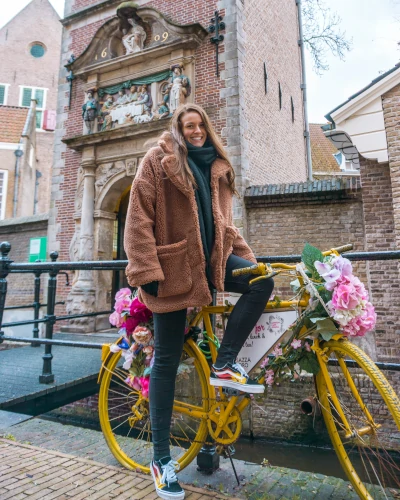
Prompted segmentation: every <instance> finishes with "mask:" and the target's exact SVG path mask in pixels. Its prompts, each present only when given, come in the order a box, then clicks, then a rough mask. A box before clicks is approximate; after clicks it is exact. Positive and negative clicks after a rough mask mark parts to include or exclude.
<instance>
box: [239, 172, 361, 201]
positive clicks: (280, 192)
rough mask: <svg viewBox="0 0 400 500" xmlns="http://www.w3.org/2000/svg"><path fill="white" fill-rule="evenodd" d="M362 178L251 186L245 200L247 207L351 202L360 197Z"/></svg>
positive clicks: (247, 190)
mask: <svg viewBox="0 0 400 500" xmlns="http://www.w3.org/2000/svg"><path fill="white" fill-rule="evenodd" d="M360 192H361V182H360V178H358V177H352V178H335V179H323V180H314V181H306V182H294V183H289V184H265V185H263V186H250V187H249V188H247V189H246V192H245V195H244V199H245V203H246V206H263V205H271V204H274V205H275V204H277V203H278V204H282V203H295V202H298V201H301V200H303V201H306V202H312V201H324V200H349V199H354V198H356V197H358V196H359V194H360Z"/></svg>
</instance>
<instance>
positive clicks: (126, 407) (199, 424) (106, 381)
mask: <svg viewBox="0 0 400 500" xmlns="http://www.w3.org/2000/svg"><path fill="white" fill-rule="evenodd" d="M201 355H202V354H201V353H200V352H199V350H198V348H197V346H196V344H195V343H194V342H193V341H191V340H188V341H187V342H185V344H184V348H183V353H182V359H188V358H193V359H194V368H193V370H192V371H191V374H190V375H189V378H185V379H183V380H177V382H176V389H175V400H174V409H173V413H172V422H171V434H170V446H171V456H172V459H173V460H177V461H178V462H179V464H180V467H181V469H183V468H184V467H186V466H187V465H189V464H190V462H191V461H192V460H193V459H194V458H195V457H196V455H197V454H198V452H199V450H200V448H201V447H202V445H203V443H204V442H205V440H206V437H207V413H208V409H209V398H208V385H207V379H206V376H205V373H204V370H203V368H202V366H201V360H200V356H201ZM122 361H123V360H121V355H120V353H116V354H115V355H114V356H112V357H111V359H110V360H109V361H108V363H107V365H106V367H105V372H104V375H103V377H102V380H101V385H100V393H99V415H100V424H101V428H102V431H103V434H104V437H105V439H106V441H107V444H108V446H109V448H110V450H111V452H112V453H113V455H114V456H115V458H116V459H117V460H118V461H119V462H120V463H121V464H122V465H123V466H125V467H127V468H129V469H140V470H141V471H142V472H145V473H149V471H150V469H149V464H150V461H151V459H152V458H153V444H152V431H151V423H150V413H149V401H148V399H147V398H144V397H143V395H142V393H141V391H137V390H135V389H133V388H132V387H130V386H128V385H127V384H126V383H125V379H126V378H127V376H128V372H127V371H126V370H124V369H123V368H122Z"/></svg>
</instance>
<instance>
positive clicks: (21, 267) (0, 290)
mask: <svg viewBox="0 0 400 500" xmlns="http://www.w3.org/2000/svg"><path fill="white" fill-rule="evenodd" d="M10 251H11V245H10V244H9V243H7V242H3V243H1V244H0V255H1V256H0V325H1V328H6V327H15V326H23V325H33V326H34V328H33V339H34V341H33V340H32V338H25V337H11V336H6V335H4V332H3V331H2V330H0V344H1V343H2V342H3V341H4V340H8V341H13V342H22V343H30V344H31V345H32V346H33V347H36V346H40V345H44V346H45V351H44V355H43V369H42V374H41V375H40V376H39V381H40V382H41V383H44V384H49V383H53V382H54V375H53V373H52V359H53V355H52V352H51V348H52V346H53V345H59V346H64V347H81V348H87V349H101V347H102V344H97V343H91V342H76V341H69V340H55V339H53V330H54V325H55V324H56V322H57V321H64V320H69V319H76V318H88V317H95V316H100V315H105V314H107V315H108V314H111V313H112V310H107V311H97V312H92V313H85V314H69V315H64V316H56V315H55V306H56V305H57V304H64V302H56V290H57V276H58V275H59V274H65V275H66V277H67V284H68V283H69V281H68V273H67V271H79V270H90V271H121V270H124V269H125V267H126V266H127V264H128V261H126V260H119V261H115V260H111V261H87V262H83V261H81V262H57V259H58V253H57V252H52V253H51V254H50V259H51V262H40V261H36V262H30V263H25V262H23V263H17V262H13V261H12V260H11V259H10V258H9V253H10ZM346 258H348V259H349V260H352V261H367V260H375V261H376V260H398V259H400V251H393V252H392V251H387V252H385V251H384V252H353V253H346ZM257 260H258V261H259V262H268V263H275V262H283V263H291V262H300V260H301V255H278V256H261V257H257ZM14 273H32V274H34V277H35V281H34V302H33V303H32V304H29V305H24V306H11V307H7V308H6V307H5V301H6V296H7V277H8V275H9V274H14ZM44 273H46V274H48V275H49V278H48V284H47V303H46V304H41V303H40V284H41V283H40V277H41V275H42V274H44ZM215 295H216V294H214V297H215ZM44 306H46V308H47V309H46V314H45V316H44V317H43V318H39V309H40V308H41V307H44ZM28 307H33V308H34V319H32V320H25V321H14V322H9V323H3V314H4V311H5V310H9V309H21V308H28ZM40 323H44V324H45V325H46V331H45V338H43V339H41V338H38V337H39V328H38V325H39V324H40ZM330 362H332V363H334V361H333V360H330ZM376 364H377V366H378V367H379V368H380V369H381V370H392V371H400V364H396V363H376ZM349 366H351V361H349Z"/></svg>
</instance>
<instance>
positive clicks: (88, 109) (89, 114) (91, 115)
mask: <svg viewBox="0 0 400 500" xmlns="http://www.w3.org/2000/svg"><path fill="white" fill-rule="evenodd" d="M98 105H99V103H98V102H97V99H96V98H95V97H94V90H93V89H89V90H88V91H87V101H86V102H85V104H84V105H83V106H82V118H83V121H84V122H85V125H86V129H87V133H88V134H91V133H92V132H93V128H94V122H95V120H96V118H97V114H98Z"/></svg>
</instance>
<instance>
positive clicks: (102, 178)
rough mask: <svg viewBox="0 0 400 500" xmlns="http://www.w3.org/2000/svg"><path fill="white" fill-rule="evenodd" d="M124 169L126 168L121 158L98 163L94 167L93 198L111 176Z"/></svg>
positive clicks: (96, 196)
mask: <svg viewBox="0 0 400 500" xmlns="http://www.w3.org/2000/svg"><path fill="white" fill-rule="evenodd" d="M124 170H126V165H125V161H123V160H121V161H116V162H112V163H104V164H102V165H99V166H98V167H97V169H96V182H95V198H96V199H97V198H98V196H99V194H100V192H101V190H102V189H103V187H104V186H105V184H107V182H108V180H109V179H111V177H114V176H115V175H117V174H119V173H120V172H123V171H124Z"/></svg>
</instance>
